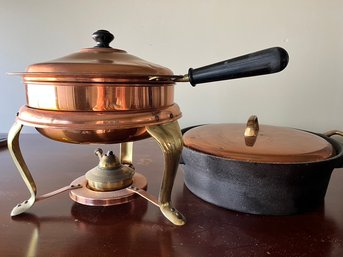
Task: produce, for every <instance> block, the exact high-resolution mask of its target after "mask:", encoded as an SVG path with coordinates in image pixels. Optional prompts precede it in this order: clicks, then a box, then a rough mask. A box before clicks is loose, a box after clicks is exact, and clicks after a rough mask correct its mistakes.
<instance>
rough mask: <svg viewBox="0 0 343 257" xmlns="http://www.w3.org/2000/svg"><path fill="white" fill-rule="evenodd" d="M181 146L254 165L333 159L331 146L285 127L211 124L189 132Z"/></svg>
mask: <svg viewBox="0 0 343 257" xmlns="http://www.w3.org/2000/svg"><path fill="white" fill-rule="evenodd" d="M183 138H184V144H185V146H186V147H188V148H191V149H193V150H196V151H199V152H202V153H205V154H209V155H213V156H217V157H222V158H227V159H231V160H239V161H247V162H257V163H308V162H316V161H323V160H326V159H328V158H330V157H332V156H334V155H335V150H334V148H333V146H332V145H331V144H330V143H329V142H328V141H327V140H325V139H324V138H323V137H321V136H318V135H316V134H314V133H310V132H306V131H302V130H298V129H293V128H285V127H277V126H270V125H258V123H257V118H256V117H254V116H252V117H251V118H250V119H249V121H248V122H247V125H246V124H213V125H204V126H199V127H195V128H192V129H190V130H189V131H187V132H186V133H185V134H184V137H183Z"/></svg>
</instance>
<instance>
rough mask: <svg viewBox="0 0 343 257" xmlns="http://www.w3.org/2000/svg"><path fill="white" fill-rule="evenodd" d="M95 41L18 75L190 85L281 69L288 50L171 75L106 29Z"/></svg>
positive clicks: (35, 79)
mask: <svg viewBox="0 0 343 257" xmlns="http://www.w3.org/2000/svg"><path fill="white" fill-rule="evenodd" d="M92 36H93V39H94V40H95V41H96V42H97V44H96V46H94V47H92V48H84V49H81V51H79V52H76V53H73V54H69V55H67V56H64V57H61V58H57V59H54V60H52V61H47V62H42V63H36V64H32V65H30V66H28V68H27V70H26V72H12V73H10V74H13V75H20V76H22V77H23V80H24V82H26V83H41V82H44V83H54V82H62V83H64V82H77V83H125V84H166V83H167V84H174V83H175V82H189V83H190V84H191V85H192V86H195V85H197V84H201V83H208V82H214V81H220V80H227V79H237V78H243V77H251V76H259V75H265V74H271V73H276V72H279V71H282V70H283V69H284V68H285V67H286V66H287V64H288V53H287V51H286V50H285V49H283V48H281V47H272V48H268V49H264V50H261V51H257V52H254V53H250V54H246V55H242V56H239V57H236V58H232V59H229V60H225V61H221V62H218V63H214V64H210V65H207V66H204V67H200V68H196V69H193V68H189V70H188V73H187V74H184V75H174V74H173V72H172V71H171V70H170V69H168V68H165V67H163V66H161V65H158V64H154V63H151V62H148V61H145V60H143V59H141V58H139V57H137V56H134V55H131V54H128V53H127V52H126V51H124V50H121V49H115V48H112V47H110V42H111V41H112V40H113V39H114V36H113V35H112V34H111V33H110V32H108V31H107V30H98V31H96V32H94V33H93V35H92Z"/></svg>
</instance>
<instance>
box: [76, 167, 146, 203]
mask: <svg viewBox="0 0 343 257" xmlns="http://www.w3.org/2000/svg"><path fill="white" fill-rule="evenodd" d="M71 184H72V185H78V184H80V185H81V186H82V188H78V189H74V190H71V191H70V192H69V196H70V198H71V199H72V200H73V201H75V202H78V203H81V204H84V205H91V206H109V205H117V204H123V203H128V202H130V201H132V200H133V199H135V198H136V197H137V196H138V195H137V194H135V193H134V192H132V191H129V190H127V189H126V188H123V189H120V190H113V191H103V192H101V191H95V190H92V189H90V188H89V187H88V183H87V179H86V177H85V176H81V177H79V178H77V179H75V180H74V181H73V182H71ZM147 185H148V182H147V180H146V178H145V177H144V176H143V175H142V174H139V173H137V172H136V173H135V175H134V176H133V178H132V186H134V187H137V188H140V189H144V190H145V189H146V188H147Z"/></svg>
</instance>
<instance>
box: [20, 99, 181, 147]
mask: <svg viewBox="0 0 343 257" xmlns="http://www.w3.org/2000/svg"><path fill="white" fill-rule="evenodd" d="M180 117H181V111H180V108H179V106H178V105H177V104H173V105H172V106H169V107H167V108H164V109H156V110H149V111H146V112H133V111H131V112H129V111H123V112H119V111H117V112H64V111H49V110H41V109H34V108H30V107H27V106H22V107H21V108H20V110H19V114H18V117H17V119H18V121H19V122H20V123H22V124H23V125H27V126H31V127H35V128H36V129H37V130H38V131H39V132H40V133H41V134H42V135H44V136H46V137H48V138H51V139H53V140H57V141H62V142H68V143H108V144H109V143H121V142H127V141H135V140H140V139H143V138H146V137H148V136H149V135H148V133H147V131H146V127H147V126H152V125H160V124H165V123H169V122H172V121H175V120H177V119H179V118H180Z"/></svg>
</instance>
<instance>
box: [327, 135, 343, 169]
mask: <svg viewBox="0 0 343 257" xmlns="http://www.w3.org/2000/svg"><path fill="white" fill-rule="evenodd" d="M324 135H325V136H327V137H332V136H341V137H343V131H340V130H330V131H328V132H326V133H324ZM338 143H339V142H338ZM339 144H341V145H342V143H339ZM342 147H343V146H342ZM338 160H339V161H338V162H337V164H336V165H335V168H343V159H342V158H338Z"/></svg>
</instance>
